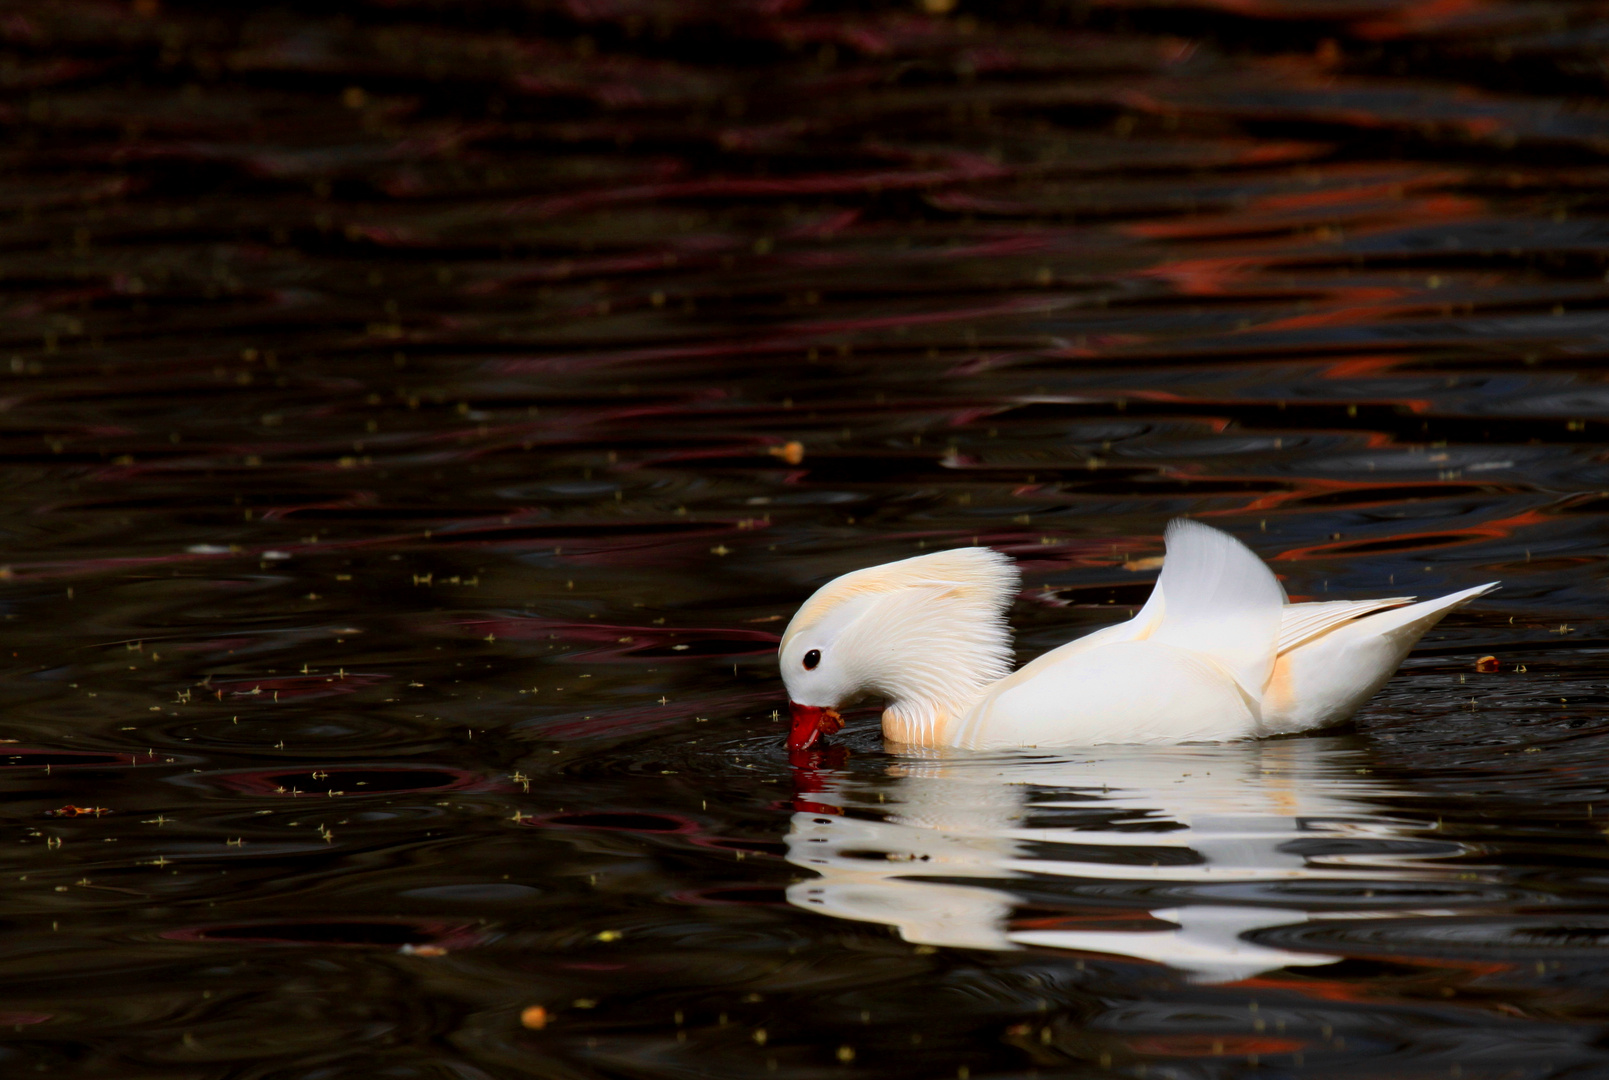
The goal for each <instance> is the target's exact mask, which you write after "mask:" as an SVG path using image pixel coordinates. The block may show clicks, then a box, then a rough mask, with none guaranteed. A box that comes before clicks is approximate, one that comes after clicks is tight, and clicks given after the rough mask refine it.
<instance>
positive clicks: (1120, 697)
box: [948, 641, 1257, 750]
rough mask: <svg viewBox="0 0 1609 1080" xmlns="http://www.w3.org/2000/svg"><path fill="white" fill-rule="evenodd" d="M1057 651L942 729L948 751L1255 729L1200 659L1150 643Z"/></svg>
mask: <svg viewBox="0 0 1609 1080" xmlns="http://www.w3.org/2000/svg"><path fill="white" fill-rule="evenodd" d="M1075 644H1077V643H1075ZM1060 652H1061V650H1060V649H1058V650H1056V651H1055V652H1052V653H1048V654H1046V655H1045V656H1043V657H1040V659H1039V660H1038V661H1036V662H1035V663H1033V664H1031V665H1029V666H1028V667H1025V668H1024V669H1022V670H1021V671H1019V672H1017V673H1016V674H1014V675H1011V676H1009V677H1007V678H1005V679H1002V680H1001V681H1000V682H998V683H996V684H995V685H994V686H992V687H990V688H989V690H988V691H987V692H986V693H985V694H984V696H983V698H982V699H981V700H979V701H978V703H977V704H976V705H974V706H973V707H972V708H971V709H970V710H969V711H968V712H967V714H966V715H965V716H964V717H962V718H961V720H960V722H959V723H957V724H954V725H953V726H952V729H951V731H950V732H949V738H948V741H949V743H950V745H952V746H958V747H962V748H964V749H969V750H1000V749H1007V748H1011V747H1024V746H1093V745H1096V744H1098V743H1147V742H1149V743H1178V742H1198V741H1199V742H1207V741H1219V740H1223V739H1239V738H1244V737H1246V736H1248V735H1251V734H1253V733H1254V732H1255V731H1256V729H1257V717H1256V712H1255V709H1254V705H1253V704H1252V703H1251V702H1249V701H1248V700H1247V699H1246V696H1245V695H1244V694H1243V693H1242V692H1241V691H1240V689H1239V687H1238V686H1237V685H1236V683H1235V680H1234V678H1233V677H1232V676H1231V675H1230V674H1229V673H1228V672H1227V671H1225V670H1224V669H1223V668H1222V667H1220V666H1218V665H1217V664H1216V663H1214V662H1213V661H1212V660H1211V659H1209V658H1207V657H1205V656H1203V655H1201V654H1200V653H1197V652H1192V651H1188V650H1185V649H1180V648H1176V647H1174V646H1171V645H1164V644H1161V643H1159V642H1155V641H1120V642H1114V643H1112V644H1107V645H1099V646H1096V647H1094V648H1080V649H1069V650H1068V652H1067V654H1066V655H1065V656H1058V655H1057V654H1058V653H1060Z"/></svg>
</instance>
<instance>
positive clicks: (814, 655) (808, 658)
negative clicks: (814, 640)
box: [805, 649, 821, 671]
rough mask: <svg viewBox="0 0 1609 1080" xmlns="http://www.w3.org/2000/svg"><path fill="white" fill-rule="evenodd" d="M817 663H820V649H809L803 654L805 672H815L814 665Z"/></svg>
mask: <svg viewBox="0 0 1609 1080" xmlns="http://www.w3.org/2000/svg"><path fill="white" fill-rule="evenodd" d="M819 663H821V650H820V649H811V650H810V651H809V652H807V653H805V670H806V671H814V670H816V665H817V664H819Z"/></svg>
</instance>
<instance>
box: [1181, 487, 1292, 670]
mask: <svg viewBox="0 0 1609 1080" xmlns="http://www.w3.org/2000/svg"><path fill="white" fill-rule="evenodd" d="M1167 552H1168V553H1167V561H1166V562H1164V563H1163V565H1162V576H1161V577H1160V578H1159V579H1158V580H1157V588H1158V589H1159V590H1160V591H1163V592H1164V593H1165V594H1166V605H1165V608H1164V613H1163V616H1162V622H1161V624H1160V625H1159V626H1158V627H1157V629H1156V631H1155V632H1154V633H1153V634H1152V635H1151V637H1150V640H1152V641H1155V642H1158V643H1160V644H1163V645H1172V646H1174V647H1175V648H1180V649H1187V650H1190V651H1192V652H1198V653H1202V654H1205V655H1206V656H1209V657H1211V658H1212V659H1213V660H1215V661H1216V662H1217V663H1219V664H1220V665H1222V666H1223V668H1224V669H1225V670H1227V671H1228V672H1229V673H1230V674H1231V675H1232V676H1233V677H1234V679H1235V682H1237V683H1238V684H1239V685H1240V687H1241V689H1242V690H1244V691H1245V692H1246V694H1247V695H1248V696H1249V697H1251V698H1252V699H1253V700H1257V699H1259V698H1261V697H1262V693H1263V687H1264V685H1265V684H1266V683H1267V682H1268V676H1269V673H1270V672H1271V671H1272V670H1273V666H1274V656H1275V652H1276V649H1275V644H1276V642H1277V641H1278V640H1279V632H1280V618H1281V612H1282V610H1283V608H1284V606H1285V590H1284V589H1283V588H1281V586H1280V584H1279V581H1278V579H1276V578H1275V577H1274V575H1273V572H1272V571H1270V570H1269V569H1268V567H1266V566H1264V565H1263V562H1262V560H1261V559H1259V558H1258V557H1257V556H1256V555H1254V554H1252V552H1251V550H1250V549H1249V548H1247V547H1246V546H1245V545H1244V544H1242V543H1241V542H1240V541H1239V540H1236V539H1235V538H1234V537H1232V536H1230V535H1229V534H1228V533H1223V532H1219V531H1218V530H1217V529H1213V528H1210V527H1208V526H1206V525H1203V524H1201V523H1200V522H1196V521H1190V520H1187V519H1184V518H1179V519H1176V520H1174V521H1172V522H1170V523H1169V525H1168V532H1167Z"/></svg>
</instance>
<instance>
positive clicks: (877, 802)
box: [787, 738, 1470, 982]
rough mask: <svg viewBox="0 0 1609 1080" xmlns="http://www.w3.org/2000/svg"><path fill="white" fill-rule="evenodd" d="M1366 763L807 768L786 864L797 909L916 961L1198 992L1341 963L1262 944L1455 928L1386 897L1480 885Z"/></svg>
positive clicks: (1316, 757) (1327, 745) (1272, 748)
mask: <svg viewBox="0 0 1609 1080" xmlns="http://www.w3.org/2000/svg"><path fill="white" fill-rule="evenodd" d="M1354 746H1355V744H1351V745H1349V743H1348V741H1347V740H1345V739H1339V738H1307V739H1291V740H1283V741H1276V742H1264V743H1240V744H1229V745H1216V746H1213V745H1197V746H1178V747H1169V748H1158V747H1133V748H1126V747H1109V748H1101V750H1100V752H1099V753H1091V752H1085V753H1082V754H1079V755H1078V756H1076V757H1045V756H1042V755H1040V756H1030V755H1028V754H1025V753H1018V754H1014V755H976V754H972V755H969V754H965V753H963V752H959V751H944V750H929V751H921V752H918V753H915V754H907V755H901V756H900V757H898V758H896V759H894V761H893V762H892V763H891V764H890V765H889V766H888V767H887V769H886V771H885V772H884V773H882V774H881V775H876V774H867V772H866V771H865V770H864V769H856V770H854V771H853V772H850V771H846V770H842V769H834V768H832V767H830V766H826V767H815V768H812V767H800V768H798V769H797V770H796V771H797V773H798V781H799V785H798V786H799V792H800V794H799V801H798V802H796V804H795V806H796V808H797V811H796V812H795V813H794V815H793V819H792V825H791V828H790V830H789V833H788V836H787V847H788V856H787V857H788V861H789V862H791V863H793V864H795V865H796V866H799V867H802V868H804V869H807V870H811V871H814V872H815V874H818V875H820V876H819V877H815V878H812V879H811V880H807V881H803V882H799V883H797V884H795V885H793V886H791V887H790V888H789V890H788V900H789V902H791V903H793V904H795V905H797V906H798V907H801V908H804V909H806V910H808V911H815V912H819V913H822V914H826V915H832V916H835V917H837V918H840V919H853V920H857V921H862V922H878V923H884V924H887V925H889V926H892V927H895V928H896V929H897V930H898V932H899V933H900V935H901V936H902V937H904V938H905V940H907V941H910V942H913V943H916V944H924V945H942V946H956V947H962V948H975V949H1018V948H1024V947H1038V948H1052V949H1064V950H1073V951H1077V952H1084V953H1102V954H1110V955H1118V956H1128V957H1134V958H1137V959H1140V960H1147V961H1153V962H1156V963H1160V964H1165V965H1168V966H1169V967H1171V968H1174V969H1176V970H1178V971H1180V972H1182V973H1184V974H1186V975H1188V976H1189V977H1191V978H1192V979H1194V980H1195V981H1199V982H1223V981H1230V980H1234V979H1241V978H1246V977H1248V976H1251V975H1254V974H1257V973H1258V972H1263V971H1269V970H1273V969H1276V968H1282V967H1290V966H1310V965H1319V964H1327V963H1331V962H1333V961H1335V960H1337V959H1339V958H1338V957H1335V956H1329V955H1323V954H1319V953H1308V952H1290V951H1286V950H1282V949H1278V948H1270V947H1266V946H1263V945H1259V944H1257V943H1256V942H1255V941H1252V940H1248V935H1249V934H1252V933H1253V932H1255V931H1259V930H1265V929H1269V928H1273V927H1279V926H1291V925H1297V924H1301V923H1304V922H1306V921H1308V919H1309V918H1311V917H1313V916H1320V917H1323V918H1326V919H1333V918H1369V917H1382V916H1388V915H1389V916H1394V917H1402V916H1407V915H1433V914H1443V913H1445V912H1441V911H1430V910H1426V909H1425V908H1422V907H1416V908H1413V909H1412V910H1406V909H1405V908H1404V907H1403V906H1391V905H1390V903H1389V901H1388V900H1385V899H1382V900H1379V901H1376V900H1373V899H1372V897H1373V890H1374V889H1375V888H1378V889H1380V890H1381V891H1382V892H1383V893H1387V894H1388V893H1391V892H1393V891H1396V890H1399V889H1402V886H1403V885H1406V883H1408V882H1427V881H1434V880H1437V879H1441V880H1446V879H1449V878H1451V877H1452V876H1453V874H1454V873H1455V870H1456V871H1468V870H1469V869H1470V867H1469V865H1468V864H1467V863H1462V862H1461V863H1459V865H1458V866H1457V867H1456V868H1455V867H1452V866H1448V865H1446V864H1445V863H1443V862H1442V860H1445V859H1448V858H1451V857H1454V856H1458V855H1461V854H1464V849H1463V848H1462V847H1461V846H1460V845H1457V844H1453V843H1447V842H1443V841H1441V840H1439V839H1435V838H1428V839H1427V838H1425V837H1423V836H1421V835H1419V834H1420V833H1421V832H1422V831H1423V830H1424V825H1423V823H1422V822H1419V821H1409V820H1406V819H1402V818H1393V817H1392V816H1391V814H1390V812H1389V811H1388V810H1386V809H1385V808H1384V807H1383V806H1382V805H1381V804H1382V803H1383V800H1384V799H1386V798H1390V799H1392V800H1394V801H1400V800H1402V799H1405V798H1408V797H1409V795H1408V793H1407V792H1404V791H1402V790H1400V789H1397V788H1395V787H1393V786H1392V785H1390V784H1388V783H1386V782H1384V781H1380V780H1377V779H1375V778H1373V777H1372V776H1371V775H1370V774H1369V773H1368V769H1367V758H1366V756H1365V755H1364V754H1363V753H1361V752H1360V751H1358V750H1357V749H1355V748H1354ZM956 879H977V881H978V883H977V884H972V883H967V882H958V881H957V880H956ZM984 882H988V884H984ZM1403 891H1406V892H1407V893H1409V894H1410V895H1411V894H1413V893H1420V894H1421V899H1422V898H1423V896H1422V893H1423V891H1424V890H1422V889H1416V888H1412V887H1409V888H1407V889H1405V890H1403ZM1432 891H1433V890H1432ZM1400 902H1401V901H1399V903H1400ZM1408 902H1410V903H1411V899H1409V900H1408ZM1047 909H1052V910H1053V911H1054V912H1055V914H1049V913H1048V912H1047ZM1047 914H1049V917H1044V916H1046V915H1047Z"/></svg>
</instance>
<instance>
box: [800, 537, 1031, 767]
mask: <svg viewBox="0 0 1609 1080" xmlns="http://www.w3.org/2000/svg"><path fill="white" fill-rule="evenodd" d="M1016 591H1017V568H1016V565H1015V564H1014V563H1013V562H1012V561H1011V560H1010V559H1009V558H1007V557H1006V556H1004V555H1002V554H1000V553H999V552H996V551H991V550H989V549H988V548H980V547H971V548H957V549H956V550H953V551H940V552H935V553H934V554H931V555H918V556H917V557H915V558H913V559H904V560H901V561H900V562H894V563H887V564H885V565H883V566H872V567H868V568H866V569H864V570H856V571H853V572H852V573H848V574H845V575H843V576H842V577H839V578H835V579H833V580H832V581H830V582H828V583H827V584H826V585H823V586H822V587H821V588H820V589H818V590H816V592H815V594H814V595H812V596H811V597H810V599H808V600H806V601H805V602H804V604H803V605H802V606H801V607H800V608H799V610H798V612H797V613H796V614H795V615H794V617H793V621H792V622H790V623H789V624H788V628H787V630H785V631H784V632H783V634H782V644H781V646H780V648H779V649H778V658H779V662H780V664H781V667H782V681H783V683H784V685H786V686H787V688H788V703H789V710H790V712H791V714H792V723H791V727H790V729H789V733H788V749H789V750H795V751H797V750H804V749H807V748H809V747H810V746H811V745H813V744H814V743H815V742H816V741H817V740H819V739H820V738H821V737H822V736H824V735H831V734H833V733H834V732H836V731H838V730H839V729H840V728H841V727H843V718H842V717H841V716H840V715H839V712H838V710H839V709H840V708H842V707H843V706H845V705H847V704H849V703H851V702H853V701H855V700H857V699H859V698H862V697H865V696H868V695H879V696H881V697H883V698H884V699H885V700H886V701H887V706H886V708H885V709H884V712H883V733H884V735H886V736H887V737H888V738H890V739H892V740H894V741H895V742H901V743H912V744H916V745H932V744H933V743H935V742H937V741H938V739H939V737H940V735H941V734H942V731H943V728H944V726H945V725H946V724H947V723H949V722H950V721H951V720H953V719H954V718H955V717H957V716H958V715H960V714H961V713H962V712H964V711H965V709H966V708H967V706H968V705H970V704H971V703H972V702H973V701H974V700H976V699H977V697H978V696H979V695H980V694H981V693H982V692H983V690H984V688H985V687H987V686H988V685H989V684H990V683H992V682H994V681H996V680H997V679H1001V678H1003V677H1004V676H1006V675H1007V674H1008V673H1010V671H1011V628H1010V626H1008V625H1007V623H1006V621H1005V610H1006V608H1007V607H1008V606H1010V604H1011V601H1012V598H1013V597H1014V596H1015V595H1016Z"/></svg>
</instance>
